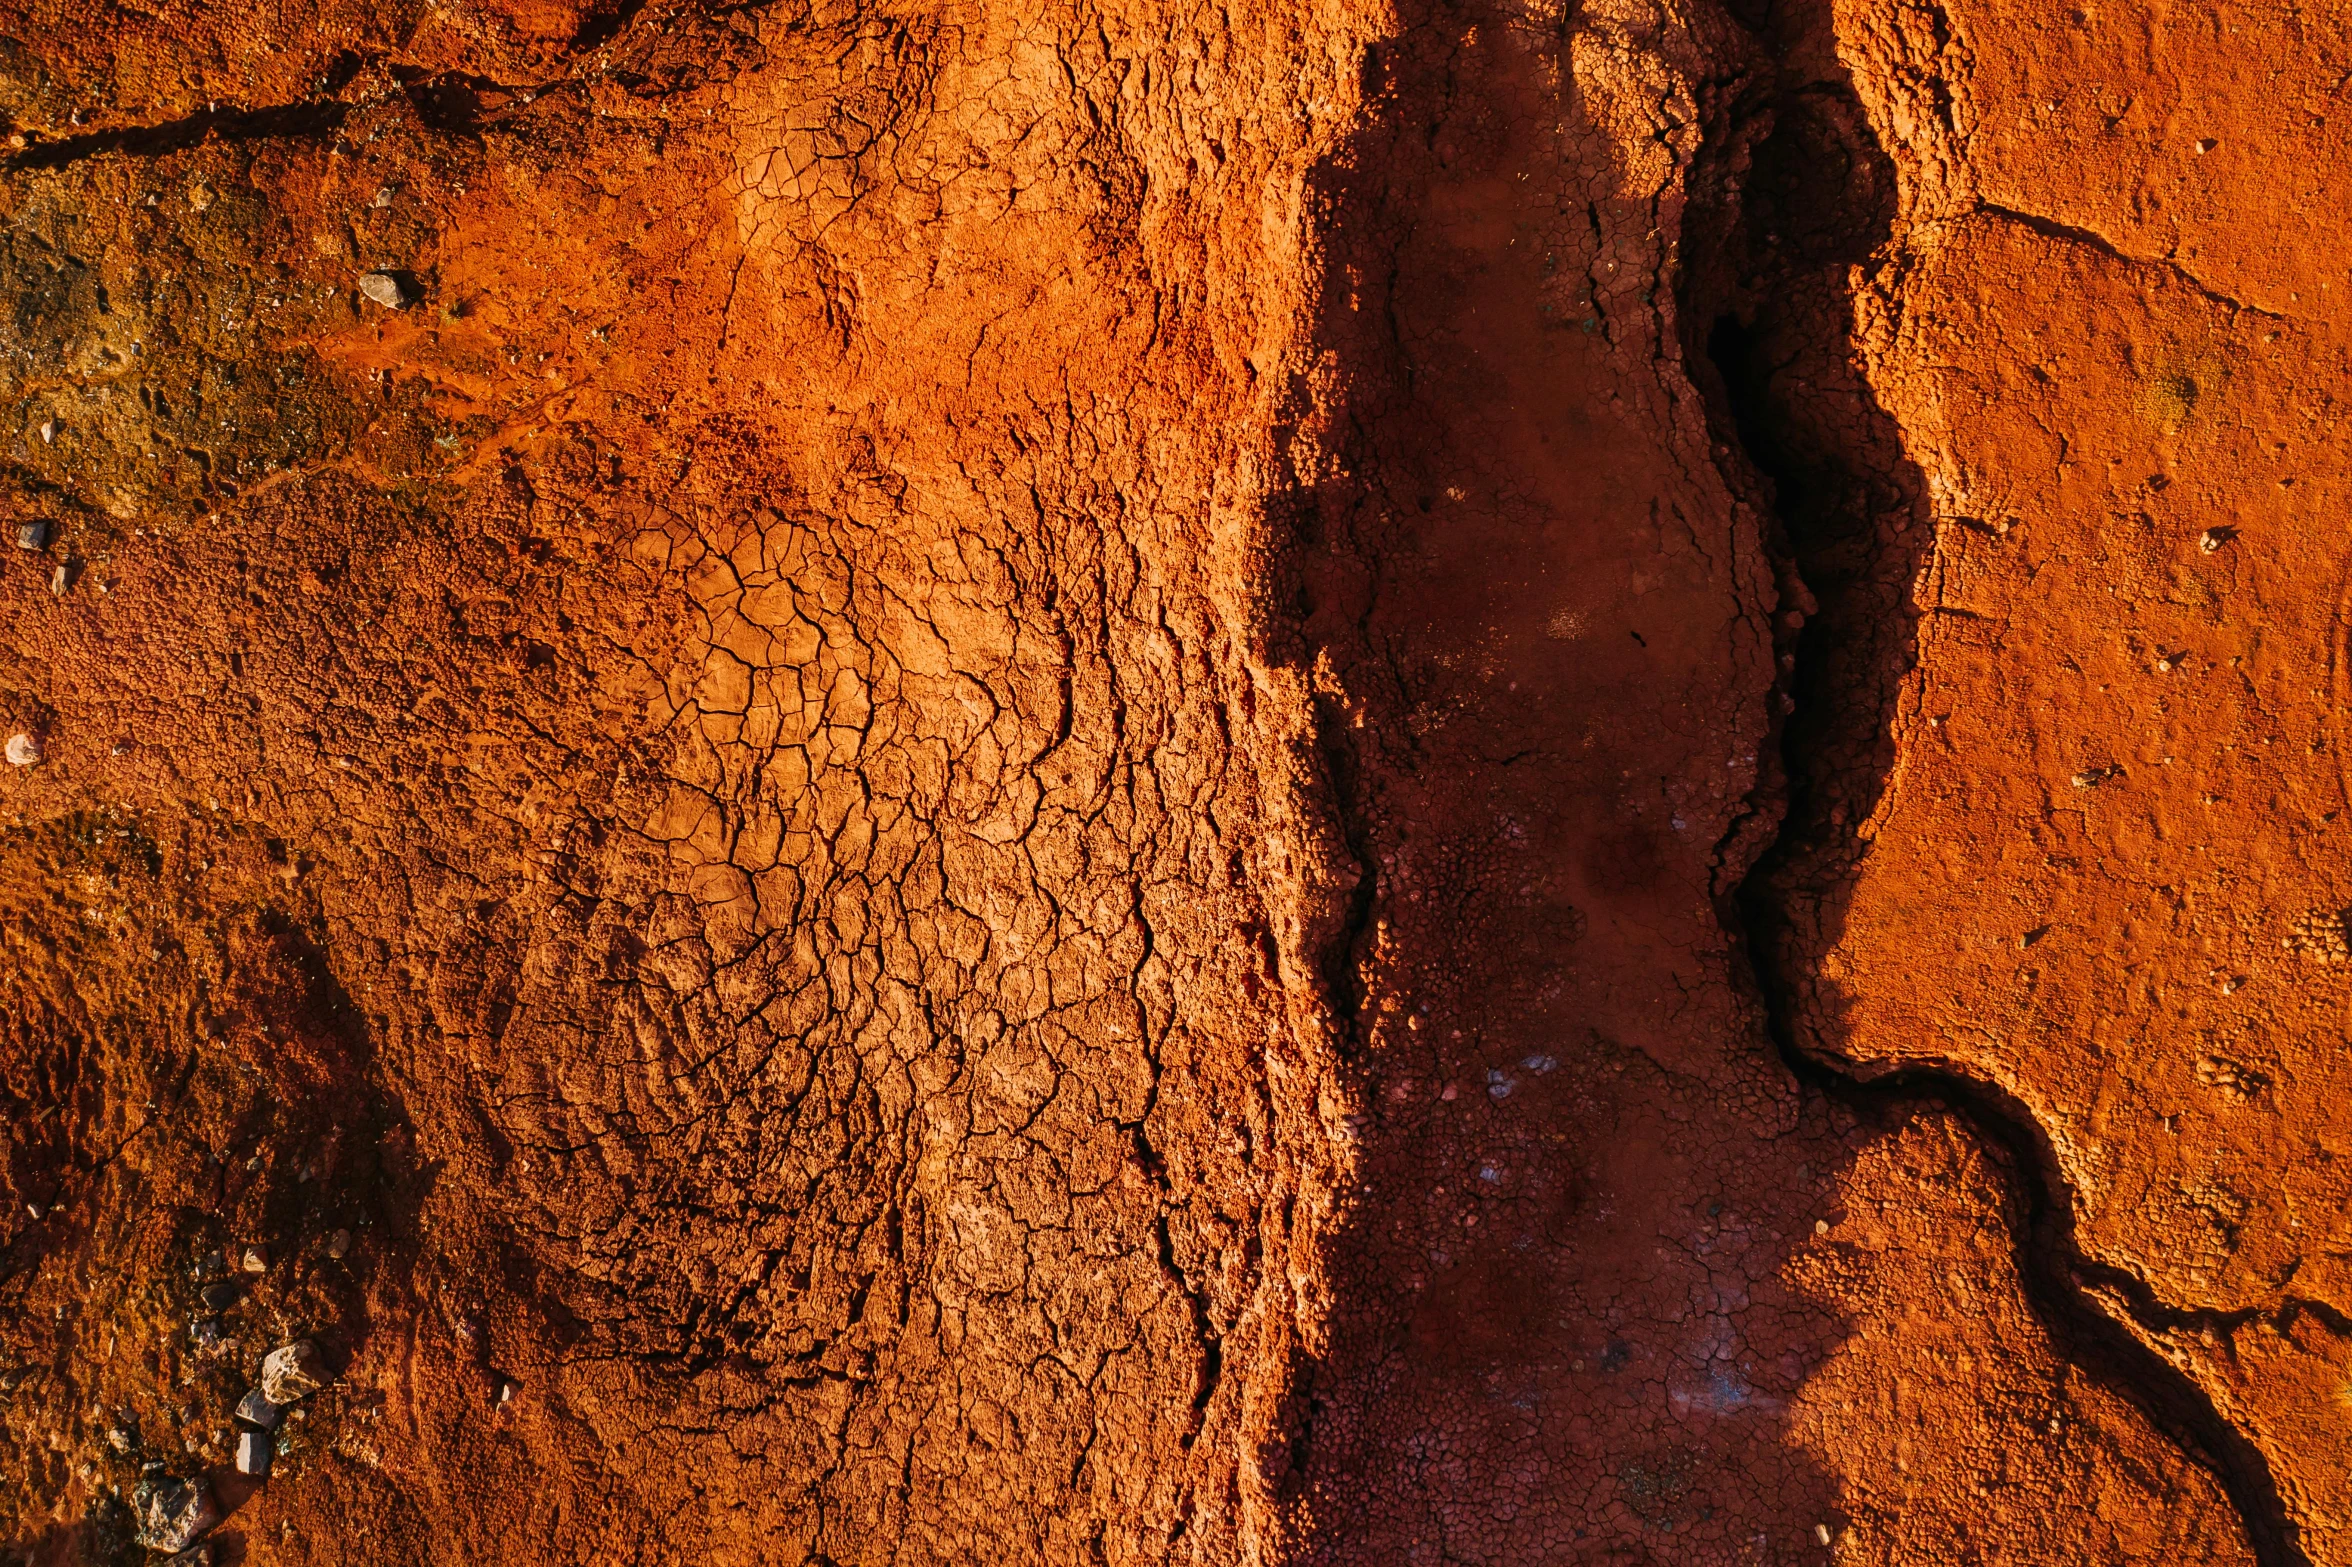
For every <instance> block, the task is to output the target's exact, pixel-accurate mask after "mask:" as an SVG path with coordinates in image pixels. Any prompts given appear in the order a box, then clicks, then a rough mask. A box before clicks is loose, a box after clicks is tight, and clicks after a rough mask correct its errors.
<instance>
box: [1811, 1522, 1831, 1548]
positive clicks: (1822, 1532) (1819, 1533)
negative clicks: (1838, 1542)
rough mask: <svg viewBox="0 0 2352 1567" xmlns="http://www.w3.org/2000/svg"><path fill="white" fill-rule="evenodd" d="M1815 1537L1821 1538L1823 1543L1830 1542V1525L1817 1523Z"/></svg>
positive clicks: (1814, 1531)
mask: <svg viewBox="0 0 2352 1567" xmlns="http://www.w3.org/2000/svg"><path fill="white" fill-rule="evenodd" d="M1813 1538H1814V1539H1816V1540H1819V1541H1820V1542H1821V1543H1822V1544H1824V1545H1827V1544H1828V1543H1829V1525H1827V1524H1825V1523H1817V1524H1815V1525H1814V1526H1813Z"/></svg>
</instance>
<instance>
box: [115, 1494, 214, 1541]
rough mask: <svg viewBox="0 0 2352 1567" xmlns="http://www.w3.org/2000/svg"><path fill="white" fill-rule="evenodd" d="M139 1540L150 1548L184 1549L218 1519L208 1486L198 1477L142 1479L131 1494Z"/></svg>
mask: <svg viewBox="0 0 2352 1567" xmlns="http://www.w3.org/2000/svg"><path fill="white" fill-rule="evenodd" d="M133 1507H134V1509H135V1510H136V1511H137V1513H138V1515H139V1543H140V1544H141V1545H144V1546H145V1547H147V1549H149V1550H151V1551H164V1552H176V1551H184V1550H186V1549H187V1548H188V1547H189V1546H191V1545H194V1544H195V1543H196V1542H197V1541H198V1540H200V1539H202V1538H203V1537H204V1536H205V1535H207V1534H209V1533H210V1532H211V1531H212V1529H213V1527H214V1526H215V1525H217V1524H218V1523H219V1522H220V1521H221V1510H220V1506H219V1504H218V1503H216V1502H215V1501H213V1499H212V1487H211V1486H209V1485H206V1484H205V1483H204V1482H203V1481H202V1480H160V1481H157V1482H151V1483H150V1482H143V1483H142V1484H141V1485H140V1486H139V1488H138V1490H137V1492H136V1493H134V1497H133Z"/></svg>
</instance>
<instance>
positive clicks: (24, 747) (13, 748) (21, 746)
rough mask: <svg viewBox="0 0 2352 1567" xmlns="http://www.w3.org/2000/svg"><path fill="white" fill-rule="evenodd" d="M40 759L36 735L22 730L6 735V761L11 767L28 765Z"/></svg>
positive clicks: (38, 741) (39, 743) (38, 742)
mask: <svg viewBox="0 0 2352 1567" xmlns="http://www.w3.org/2000/svg"><path fill="white" fill-rule="evenodd" d="M40 759H41V742H40V740H39V738H38V737H36V736H34V735H30V734H26V733H25V732H23V731H22V730H19V731H18V732H17V733H15V734H12V735H10V736H9V737H8V763H9V765H10V766H11V767H30V766H32V765H33V764H34V763H36V762H38V761H39V760H40Z"/></svg>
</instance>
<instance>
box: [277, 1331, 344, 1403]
mask: <svg viewBox="0 0 2352 1567" xmlns="http://www.w3.org/2000/svg"><path fill="white" fill-rule="evenodd" d="M334 1380H335V1374H334V1373H333V1372H331V1371H329V1370H328V1369H327V1357H326V1355H325V1353H324V1352H322V1351H321V1350H320V1349H319V1347H318V1345H316V1344H314V1343H312V1342H311V1341H310V1340H309V1339H303V1340H301V1341H300V1342H298V1343H293V1344H288V1345H286V1346H285V1347H284V1348H282V1349H273V1350H271V1351H270V1352H269V1354H268V1356H267V1357H266V1358H264V1359H263V1361H262V1363H261V1390H262V1392H263V1393H264V1394H266V1395H267V1396H268V1398H269V1401H270V1402H271V1403H273V1404H294V1403H299V1402H301V1401H302V1400H303V1399H305V1398H308V1397H309V1396H310V1395H311V1394H313V1393H315V1392H317V1391H318V1390H319V1389H320V1388H322V1387H325V1386H326V1385H327V1384H328V1383H329V1382H332V1381H334Z"/></svg>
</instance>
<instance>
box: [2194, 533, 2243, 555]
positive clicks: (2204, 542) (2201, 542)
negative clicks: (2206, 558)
mask: <svg viewBox="0 0 2352 1567" xmlns="http://www.w3.org/2000/svg"><path fill="white" fill-rule="evenodd" d="M2237 536H2238V530H2237V529H2235V528H2207V529H2206V530H2205V531H2204V532H2203V533H2200V534H2198V535H2197V548H2199V549H2201V550H2203V551H2204V552H2205V553H2206V554H2208V555H2210V554H2212V553H2213V552H2214V551H2215V550H2217V549H2220V548H2221V547H2222V546H2223V545H2224V544H2227V543H2228V542H2229V541H2230V540H2232V539H2234V538H2236V537H2237Z"/></svg>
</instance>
